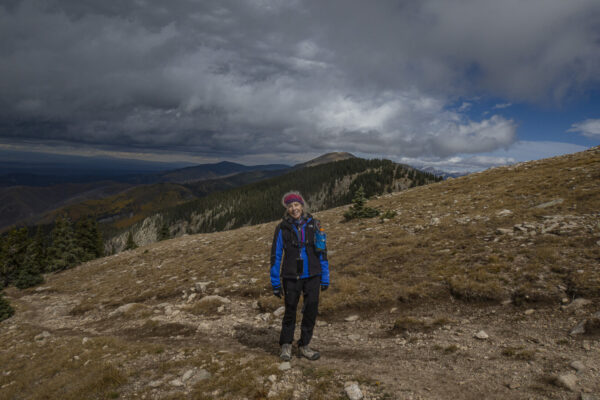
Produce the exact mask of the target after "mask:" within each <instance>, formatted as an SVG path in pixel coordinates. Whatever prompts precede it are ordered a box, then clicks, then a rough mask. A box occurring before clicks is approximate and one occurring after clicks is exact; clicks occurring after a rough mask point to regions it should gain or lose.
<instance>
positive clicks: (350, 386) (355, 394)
mask: <svg viewBox="0 0 600 400" xmlns="http://www.w3.org/2000/svg"><path fill="white" fill-rule="evenodd" d="M344 390H345V391H346V394H347V395H348V398H349V399H350V400H360V399H362V398H363V394H362V391H361V390H360V387H358V383H356V382H346V383H344Z"/></svg>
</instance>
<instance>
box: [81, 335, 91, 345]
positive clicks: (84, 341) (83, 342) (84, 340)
mask: <svg viewBox="0 0 600 400" xmlns="http://www.w3.org/2000/svg"><path fill="white" fill-rule="evenodd" d="M89 341H90V338H88V337H84V338H83V339H81V344H86V343H88V342H89Z"/></svg>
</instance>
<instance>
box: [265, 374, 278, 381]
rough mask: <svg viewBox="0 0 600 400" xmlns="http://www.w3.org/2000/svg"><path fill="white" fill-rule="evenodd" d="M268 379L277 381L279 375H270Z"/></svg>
mask: <svg viewBox="0 0 600 400" xmlns="http://www.w3.org/2000/svg"><path fill="white" fill-rule="evenodd" d="M267 379H268V380H269V382H271V383H275V382H276V381H277V377H276V376H275V375H269V377H268V378H267Z"/></svg>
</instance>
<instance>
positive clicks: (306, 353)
mask: <svg viewBox="0 0 600 400" xmlns="http://www.w3.org/2000/svg"><path fill="white" fill-rule="evenodd" d="M298 352H299V355H300V356H301V357H306V358H308V359H309V360H313V361H314V360H318V359H319V357H321V353H319V352H318V351H316V350H312V349H311V348H310V347H308V346H298Z"/></svg>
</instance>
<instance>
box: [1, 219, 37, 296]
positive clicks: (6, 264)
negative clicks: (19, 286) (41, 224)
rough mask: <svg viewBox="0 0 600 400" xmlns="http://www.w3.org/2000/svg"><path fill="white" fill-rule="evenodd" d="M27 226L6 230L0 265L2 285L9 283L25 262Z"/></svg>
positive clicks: (27, 239)
mask: <svg viewBox="0 0 600 400" xmlns="http://www.w3.org/2000/svg"><path fill="white" fill-rule="evenodd" d="M29 241H30V240H29V235H28V233H27V228H21V229H17V228H13V229H11V230H10V232H8V235H6V238H5V240H4V243H3V246H2V247H3V251H2V252H3V257H2V258H3V262H2V265H0V283H1V286H2V287H6V286H8V285H10V284H11V283H12V282H14V280H15V279H16V278H17V276H18V275H19V271H20V270H21V268H22V267H23V264H24V262H25V254H26V252H27V247H28V246H29Z"/></svg>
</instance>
